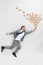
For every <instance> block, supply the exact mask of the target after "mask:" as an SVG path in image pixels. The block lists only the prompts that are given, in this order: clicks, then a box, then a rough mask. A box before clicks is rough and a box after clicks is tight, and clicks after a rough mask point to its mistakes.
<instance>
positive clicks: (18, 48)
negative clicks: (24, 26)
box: [12, 41, 21, 57]
mask: <svg viewBox="0 0 43 65" xmlns="http://www.w3.org/2000/svg"><path fill="white" fill-rule="evenodd" d="M16 46H17V48H16V49H15V51H14V52H13V53H12V54H13V55H14V56H15V57H17V56H16V53H17V52H18V51H19V50H20V49H21V46H20V42H19V41H17V43H16Z"/></svg>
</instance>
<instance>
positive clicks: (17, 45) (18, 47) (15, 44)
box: [5, 40, 21, 53]
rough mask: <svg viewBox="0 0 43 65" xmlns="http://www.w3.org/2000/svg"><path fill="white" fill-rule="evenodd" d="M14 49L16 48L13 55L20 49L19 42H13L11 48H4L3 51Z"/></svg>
mask: <svg viewBox="0 0 43 65" xmlns="http://www.w3.org/2000/svg"><path fill="white" fill-rule="evenodd" d="M15 47H16V49H15V53H17V52H18V51H19V50H20V49H21V45H20V42H19V41H17V40H13V43H12V45H11V46H5V49H13V48H15Z"/></svg>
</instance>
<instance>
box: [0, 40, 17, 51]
mask: <svg viewBox="0 0 43 65" xmlns="http://www.w3.org/2000/svg"><path fill="white" fill-rule="evenodd" d="M16 43H17V42H16V41H15V40H14V41H13V44H12V45H11V46H2V47H1V52H3V50H4V49H13V48H14V47H15V45H16Z"/></svg>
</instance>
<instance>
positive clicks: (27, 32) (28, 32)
mask: <svg viewBox="0 0 43 65" xmlns="http://www.w3.org/2000/svg"><path fill="white" fill-rule="evenodd" d="M32 32H34V29H33V30H30V31H26V34H30V33H32Z"/></svg>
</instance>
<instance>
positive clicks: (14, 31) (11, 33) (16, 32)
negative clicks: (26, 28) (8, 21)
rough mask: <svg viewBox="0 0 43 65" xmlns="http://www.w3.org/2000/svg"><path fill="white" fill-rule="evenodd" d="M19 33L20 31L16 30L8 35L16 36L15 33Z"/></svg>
mask: <svg viewBox="0 0 43 65" xmlns="http://www.w3.org/2000/svg"><path fill="white" fill-rule="evenodd" d="M19 31H20V30H16V31H14V32H11V33H9V34H16V33H19Z"/></svg>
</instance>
